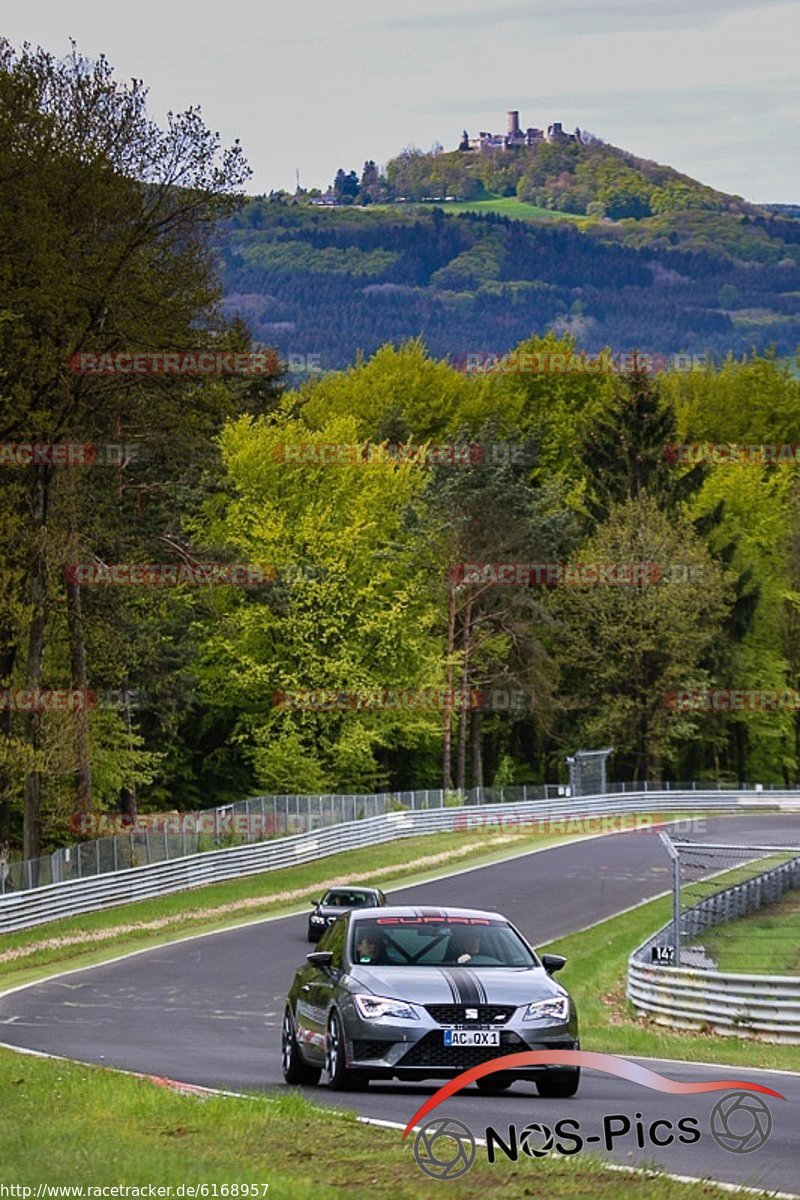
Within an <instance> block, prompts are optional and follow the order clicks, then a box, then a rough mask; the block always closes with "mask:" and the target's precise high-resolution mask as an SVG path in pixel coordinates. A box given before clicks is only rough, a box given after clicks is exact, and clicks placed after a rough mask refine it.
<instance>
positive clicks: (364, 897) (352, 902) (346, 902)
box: [322, 888, 375, 908]
mask: <svg viewBox="0 0 800 1200" xmlns="http://www.w3.org/2000/svg"><path fill="white" fill-rule="evenodd" d="M322 903H323V905H328V904H329V905H331V906H332V907H333V908H363V907H364V905H365V904H369V905H370V906H371V905H373V904H374V903H375V897H374V896H373V895H372V893H371V892H343V891H340V890H339V889H338V888H336V889H331V891H329V892H328V893H327V895H325V896H324V897H323V900H322Z"/></svg>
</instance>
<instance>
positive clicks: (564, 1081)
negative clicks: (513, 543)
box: [536, 1067, 581, 1100]
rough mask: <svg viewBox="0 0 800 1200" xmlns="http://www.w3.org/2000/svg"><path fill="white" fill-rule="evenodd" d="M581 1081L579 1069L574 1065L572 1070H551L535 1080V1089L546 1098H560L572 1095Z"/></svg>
mask: <svg viewBox="0 0 800 1200" xmlns="http://www.w3.org/2000/svg"><path fill="white" fill-rule="evenodd" d="M580 1081H581V1069H580V1067H575V1069H574V1070H572V1071H553V1072H552V1074H551V1073H549V1072H548V1074H547V1075H543V1076H542V1078H541V1079H537V1080H536V1090H537V1091H538V1093H539V1095H540V1096H545V1097H546V1098H547V1099H548V1100H562V1099H566V1097H567V1096H574V1095H575V1093H576V1092H577V1090H578V1085H579V1084H580Z"/></svg>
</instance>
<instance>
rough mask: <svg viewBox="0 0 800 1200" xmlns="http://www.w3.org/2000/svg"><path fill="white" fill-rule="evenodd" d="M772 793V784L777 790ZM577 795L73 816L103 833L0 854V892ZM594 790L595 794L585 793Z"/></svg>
mask: <svg viewBox="0 0 800 1200" xmlns="http://www.w3.org/2000/svg"><path fill="white" fill-rule="evenodd" d="M697 788H698V785H697V783H686V784H681V783H672V784H670V783H663V784H660V783H649V782H648V781H647V780H642V781H633V782H627V783H612V784H610V785H609V786H608V787H604V788H603V789H602V793H603V795H617V794H618V793H620V792H621V793H623V794H628V793H632V794H638V793H640V792H654V793H658V792H662V791H664V792H689V791H696V790H697ZM700 790H701V791H704V792H709V791H712V790H716V791H718V792H721V791H732V792H739V791H750V789H748V788H737V787H735V786H734V785H733V784H721V783H717V784H716V785H715V786H714V787H712V785H710V784H705V785H703V784H701V785H700ZM775 790H776V789H775V787H774V785H771V784H770V785H769V786H768V789H765V788H764V787H763V785H760V784H756V785H755V786H754V787H753V789H752V794H753V795H754V796H756V797H758V796H760V795H762V794H764V793H765V791H768V792H769V794H772V793H773V792H774V791H775ZM777 790H778V791H780V789H777ZM570 794H571V795H572V797H573V799H574V798H576V796H577V795H578V793H576V792H575V791H573V792H572V793H570V789H569V787H568V786H567V785H566V784H558V783H546V784H537V785H532V784H531V785H529V784H513V785H511V786H504V787H486V788H471V789H469V790H468V791H465V792H461V793H459V792H445V791H442V790H441V789H440V788H426V789H421V790H419V791H416V792H383V793H378V794H370V795H364V794H356V795H339V794H335V795H325V796H307V795H305V796H304V795H294V796H251V797H250V798H249V799H247V800H237V801H236V802H235V803H230V804H224V805H220V806H217V807H216V808H207V809H204V810H202V811H200V812H177V811H173V812H166V813H165V812H162V813H144V814H142V815H141V816H140V817H139V818H138V819H137V821H136V823H135V825H128V826H126V828H125V829H124V830H122V831H118V832H116V833H114V828H115V822H121V821H122V820H123V818H122V817H120V816H119V815H117V816H114V815H113V814H107V813H92V814H86V815H84V816H81V817H79V818H77V817H76V822H77V826H78V829H79V830H80V831H82V832H84V833H87V832H89V831H95V832H97V831H98V830H99V829H106V830H109V832H110V834H111V836H105V835H104V836H101V837H97V838H94V839H93V840H89V841H80V842H78V843H76V844H73V845H71V846H62V847H60V848H59V849H58V850H54V851H53V852H52V853H51V854H46V855H43V856H42V857H41V858H33V859H12V860H11V861H7V860H6V858H5V857H4V856H3V855H2V852H0V896H3V895H5V893H6V892H18V891H26V890H27V889H29V888H34V887H46V886H47V885H48V884H51V883H64V882H65V881H66V880H67V879H85V878H88V877H89V876H91V875H105V874H111V873H114V872H116V871H122V870H126V869H128V868H130V867H143V866H150V865H151V864H152V863H157V862H167V861H168V860H171V859H175V858H186V857H188V856H190V855H192V854H198V853H200V852H201V851H208V850H221V849H223V848H229V847H230V846H232V845H237V846H238V845H242V844H243V843H246V842H263V841H265V840H266V839H267V838H275V837H289V835H290V834H295V833H311V831H312V830H314V829H324V828H326V827H328V826H331V825H341V824H343V823H344V822H345V821H355V820H363V819H364V818H365V817H379V816H382V815H383V814H384V813H387V812H395V811H398V810H401V809H409V808H410V809H428V808H444V807H449V806H451V805H455V806H458V805H461V804H464V805H467V804H469V805H473V804H477V805H480V804H508V803H510V802H514V803H520V802H522V803H524V802H525V801H527V800H558V799H566V798H567V797H568V796H570ZM590 794H591V795H598V794H599V793H597V792H594V793H590Z"/></svg>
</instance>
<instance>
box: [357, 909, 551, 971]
mask: <svg viewBox="0 0 800 1200" xmlns="http://www.w3.org/2000/svg"><path fill="white" fill-rule="evenodd" d="M350 945H351V956H352V960H353V962H354V963H364V964H367V963H374V964H383V965H385V966H393V967H444V966H446V967H453V968H458V967H460V966H470V967H536V966H539V961H538V959H537V958H536V956H535V955H534V954H532V953H531V951H530V950H529V949H528V947H527V946H526V945H525V943H524V942H523V941H522V939H521V938H520V936H519V935H518V934H517V933H516V932H515V931H514V930H513V929H512V928H511V926H510V925H509V924H508V923H507V922H506V921H502V920H492V919H491V918H490V917H442V918H439V917H413V916H409V917H391V916H386V917H375V918H372V919H371V920H364V921H354V922H353V931H352V934H351V942H350Z"/></svg>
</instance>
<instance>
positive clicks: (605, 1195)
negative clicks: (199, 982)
mask: <svg viewBox="0 0 800 1200" xmlns="http://www.w3.org/2000/svg"><path fill="white" fill-rule="evenodd" d="M414 1103H415V1102H414V1101H413V1100H412V1101H411V1102H410V1103H409V1106H408V1107H409V1113H408V1115H409V1116H411V1112H412V1110H413V1108H414ZM0 1120H1V1121H2V1126H1V1128H2V1133H0V1145H1V1147H2V1156H1V1157H0V1182H1V1183H4V1184H16V1185H24V1186H27V1187H33V1188H35V1187H36V1186H37V1185H38V1184H40V1183H41V1184H51V1185H59V1184H60V1185H77V1186H80V1185H83V1186H84V1187H85V1186H87V1185H91V1186H98V1187H102V1186H114V1185H124V1186H128V1187H131V1186H138V1187H142V1186H143V1185H144V1186H145V1187H146V1186H147V1185H148V1184H154V1185H158V1186H161V1187H167V1186H169V1187H172V1188H173V1189H174V1188H176V1187H177V1186H178V1185H180V1184H189V1185H195V1186H196V1185H199V1184H214V1183H216V1184H217V1185H220V1186H221V1185H223V1184H228V1185H231V1184H238V1185H241V1184H245V1183H246V1184H250V1185H252V1184H257V1185H262V1186H260V1187H259V1188H258V1197H259V1200H264V1197H266V1200H270V1198H274V1200H309V1197H313V1198H314V1200H380V1198H381V1197H385V1198H386V1200H429V1197H430V1196H431V1193H432V1191H437V1188H439V1187H441V1194H442V1196H444V1195H445V1194H447V1195H453V1196H458V1198H459V1200H484V1197H485V1196H487V1195H489V1194H491V1195H492V1196H495V1195H497V1196H499V1197H502V1198H505V1200H517V1198H520V1200H521V1198H522V1197H524V1196H531V1195H539V1196H541V1195H546V1196H548V1198H553V1200H562V1198H563V1200H583V1198H585V1197H592V1200H622V1197H625V1198H626V1200H692V1197H694V1196H696V1195H697V1185H692V1184H680V1183H676V1182H673V1181H672V1180H668V1179H664V1178H663V1177H662V1178H656V1177H652V1176H651V1177H646V1176H644V1175H641V1174H636V1175H629V1174H619V1173H616V1172H610V1171H608V1170H604V1169H603V1167H602V1166H601V1165H600V1164H599V1162H598V1161H597V1160H596V1159H584V1158H583V1156H581V1159H582V1161H576V1160H575V1159H572V1160H569V1161H566V1160H564V1159H563V1158H561V1159H559V1158H557V1157H556V1158H554V1159H553V1160H550V1159H542V1160H538V1161H536V1162H535V1163H534V1162H531V1161H530V1160H524V1161H523V1162H521V1163H519V1164H517V1165H513V1164H511V1163H504V1164H503V1165H494V1166H490V1165H489V1164H487V1163H486V1161H485V1158H483V1157H482V1152H481V1151H480V1150H479V1152H478V1157H477V1159H476V1162H475V1164H474V1166H473V1167H472V1169H471V1170H470V1171H469V1172H468V1173H467V1174H466V1175H464V1176H463V1177H462V1178H460V1179H459V1181H458V1185H457V1187H456V1188H454V1189H452V1190H451V1191H450V1192H447V1184H446V1183H445V1184H441V1185H440V1184H438V1183H437V1182H436V1181H433V1180H431V1179H429V1178H428V1176H427V1175H424V1174H423V1173H422V1171H421V1170H420V1169H419V1168H418V1167H417V1165H416V1162H415V1160H414V1158H413V1152H412V1144H411V1139H410V1138H409V1139H408V1140H407V1141H406V1142H405V1143H404V1142H403V1141H402V1140H401V1134H400V1131H399V1130H386V1129H379V1128H375V1127H369V1126H366V1125H363V1124H360V1123H358V1122H357V1121H356V1120H355V1118H354V1116H353V1115H352V1114H349V1115H342V1114H336V1113H334V1112H330V1111H324V1110H322V1109H318V1108H316V1107H314V1106H312V1105H311V1104H310V1103H309V1102H307V1101H306V1100H305V1099H303V1098H302V1097H301V1096H299V1095H298V1094H297V1093H296V1092H295V1091H293V1090H291V1091H290V1090H289V1089H286V1090H285V1091H283V1092H282V1093H281V1094H279V1095H278V1096H276V1097H274V1098H267V1097H264V1096H248V1097H243V1098H229V1097H217V1096H207V1097H200V1096H197V1095H196V1094H195V1095H185V1094H179V1093H175V1092H173V1091H170V1090H167V1089H166V1088H163V1087H158V1086H155V1085H154V1084H153V1083H152V1082H150V1081H148V1080H145V1079H139V1078H136V1077H134V1076H130V1075H123V1074H118V1073H115V1072H112V1071H108V1070H105V1069H103V1068H99V1067H84V1066H80V1065H73V1064H71V1063H65V1062H58V1061H55V1060H48V1059H39V1058H32V1057H26V1056H23V1055H20V1054H14V1053H12V1052H10V1051H7V1050H0ZM475 1132H476V1133H481V1132H482V1130H478V1129H476V1131H475ZM32 1136H35V1142H34V1141H32ZM523 1158H524V1156H523ZM264 1184H267V1185H268V1190H266V1191H264V1189H263V1185H264ZM437 1194H438V1191H437ZM702 1194H703V1196H704V1197H706V1198H707V1200H724V1197H725V1196H726V1195H727V1193H725V1192H724V1191H723V1190H722V1189H721V1188H717V1187H714V1186H713V1185H709V1184H703V1185H702ZM173 1195H174V1193H173Z"/></svg>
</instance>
